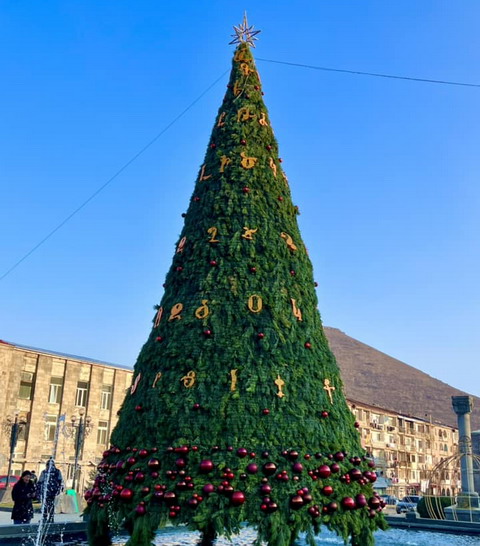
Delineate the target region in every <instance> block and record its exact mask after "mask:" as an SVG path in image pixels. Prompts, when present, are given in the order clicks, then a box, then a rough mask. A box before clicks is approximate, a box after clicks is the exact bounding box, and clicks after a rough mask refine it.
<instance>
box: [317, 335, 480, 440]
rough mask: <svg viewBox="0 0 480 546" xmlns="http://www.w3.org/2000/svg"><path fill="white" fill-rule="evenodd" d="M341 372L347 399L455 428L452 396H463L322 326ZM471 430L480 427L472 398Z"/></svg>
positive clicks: (479, 406)
mask: <svg viewBox="0 0 480 546" xmlns="http://www.w3.org/2000/svg"><path fill="white" fill-rule="evenodd" d="M324 329H325V334H326V336H327V338H328V341H329V343H330V348H331V349H332V351H333V353H334V354H335V357H336V359H337V362H338V365H339V367H340V370H341V372H342V379H343V382H344V385H345V393H346V396H347V398H348V399H350V400H356V401H358V402H363V403H366V404H371V405H374V406H379V407H381V408H385V409H390V410H394V411H396V412H398V413H402V414H404V415H410V416H412V417H420V418H422V419H424V418H427V419H429V418H430V415H431V416H432V419H433V421H439V422H441V423H444V424H446V425H450V426H452V427H457V416H456V414H455V412H454V411H453V408H452V398H451V397H452V396H457V395H465V394H468V393H465V392H463V391H461V390H459V389H455V388H454V387H451V386H450V385H448V384H447V383H443V381H439V380H438V379H435V378H434V377H431V376H430V375H428V374H426V373H424V372H421V371H420V370H417V369H416V368H414V367H412V366H409V365H408V364H405V363H404V362H401V361H400V360H397V359H395V358H392V357H391V356H388V355H387V354H385V353H382V352H381V351H378V350H377V349H374V348H373V347H370V346H368V345H366V344H365V343H362V342H360V341H358V340H356V339H354V338H351V337H349V336H347V335H346V334H345V333H344V332H342V331H341V330H338V329H337V328H329V327H325V328H324ZM473 398H474V410H473V412H472V430H477V429H478V428H480V398H478V397H476V396H474V397H473Z"/></svg>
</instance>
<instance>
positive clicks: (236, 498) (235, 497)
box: [230, 491, 245, 506]
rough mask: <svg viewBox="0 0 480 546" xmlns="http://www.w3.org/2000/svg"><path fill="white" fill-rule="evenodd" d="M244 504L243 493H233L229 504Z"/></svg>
mask: <svg viewBox="0 0 480 546" xmlns="http://www.w3.org/2000/svg"><path fill="white" fill-rule="evenodd" d="M244 502H245V493H244V492H243V491H234V492H233V493H232V496H231V497H230V504H231V505H232V506H240V505H241V504H243V503H244Z"/></svg>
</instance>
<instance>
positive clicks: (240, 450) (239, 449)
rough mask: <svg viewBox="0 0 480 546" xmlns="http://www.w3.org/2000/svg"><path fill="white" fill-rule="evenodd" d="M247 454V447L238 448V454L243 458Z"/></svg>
mask: <svg viewBox="0 0 480 546" xmlns="http://www.w3.org/2000/svg"><path fill="white" fill-rule="evenodd" d="M247 455H248V450H247V449H245V448H244V447H239V448H238V449H237V456H238V457H240V458H241V459H243V458H244V457H246V456H247Z"/></svg>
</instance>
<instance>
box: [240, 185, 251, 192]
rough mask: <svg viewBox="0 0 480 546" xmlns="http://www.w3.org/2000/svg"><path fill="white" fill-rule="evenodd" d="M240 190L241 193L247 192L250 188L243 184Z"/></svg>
mask: <svg viewBox="0 0 480 546" xmlns="http://www.w3.org/2000/svg"><path fill="white" fill-rule="evenodd" d="M242 191H243V193H248V192H249V191H250V188H249V187H248V186H243V188H242Z"/></svg>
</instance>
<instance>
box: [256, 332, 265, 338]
mask: <svg viewBox="0 0 480 546" xmlns="http://www.w3.org/2000/svg"><path fill="white" fill-rule="evenodd" d="M264 337H265V334H264V333H263V332H259V333H258V334H257V338H258V339H263V338H264Z"/></svg>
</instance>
